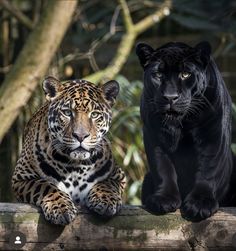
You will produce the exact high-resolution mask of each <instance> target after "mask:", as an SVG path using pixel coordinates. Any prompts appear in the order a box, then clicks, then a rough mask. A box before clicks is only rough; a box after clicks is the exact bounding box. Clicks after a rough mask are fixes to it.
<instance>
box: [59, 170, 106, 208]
mask: <svg viewBox="0 0 236 251" xmlns="http://www.w3.org/2000/svg"><path fill="white" fill-rule="evenodd" d="M101 169H102V167H101V168H99V169H98V168H96V167H95V165H91V166H80V168H78V170H76V171H73V172H71V173H67V174H66V175H65V177H64V179H63V181H61V182H59V183H58V184H57V187H58V188H59V189H60V190H62V191H64V192H66V193H67V194H69V195H70V197H71V199H72V200H73V201H74V202H75V203H79V204H81V205H83V204H84V200H85V198H86V196H87V194H88V193H89V191H90V190H91V188H92V187H93V186H94V185H95V184H96V183H98V182H100V181H102V180H104V179H106V178H107V177H108V175H109V174H110V170H109V169H108V170H107V171H106V172H103V173H102V172H101Z"/></svg>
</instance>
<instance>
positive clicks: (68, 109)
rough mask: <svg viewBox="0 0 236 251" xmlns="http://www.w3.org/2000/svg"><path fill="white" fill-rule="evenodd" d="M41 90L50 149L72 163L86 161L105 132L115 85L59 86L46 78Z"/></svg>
mask: <svg viewBox="0 0 236 251" xmlns="http://www.w3.org/2000/svg"><path fill="white" fill-rule="evenodd" d="M43 89H44V92H45V95H46V99H47V100H48V101H49V110H48V132H49V136H50V139H51V142H52V147H54V148H55V149H57V150H58V151H61V152H63V153H64V154H65V153H66V154H68V155H69V156H70V158H72V159H75V160H77V159H78V160H83V159H88V158H90V156H91V153H92V152H93V151H94V150H95V149H96V150H99V148H100V147H101V145H100V144H101V139H102V138H103V136H104V135H105V134H106V133H107V132H108V130H109V126H110V123H111V116H112V112H111V108H112V106H113V104H114V102H115V99H116V96H117V95H118V92H119V85H118V83H117V82H116V81H114V80H112V81H109V82H107V83H105V84H104V85H102V86H96V85H93V84H92V83H90V82H88V81H85V80H74V81H69V82H66V83H64V84H62V83H61V82H60V81H59V80H57V79H55V78H53V77H47V78H46V79H45V80H44V81H43Z"/></svg>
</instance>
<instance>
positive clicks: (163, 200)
mask: <svg viewBox="0 0 236 251" xmlns="http://www.w3.org/2000/svg"><path fill="white" fill-rule="evenodd" d="M180 204H181V199H180V198H179V197H177V196H176V197H173V196H166V195H160V194H153V195H150V196H149V197H148V198H147V199H146V201H145V206H146V208H147V210H148V211H150V212H152V213H156V214H165V213H169V212H174V211H176V209H178V208H179V207H180Z"/></svg>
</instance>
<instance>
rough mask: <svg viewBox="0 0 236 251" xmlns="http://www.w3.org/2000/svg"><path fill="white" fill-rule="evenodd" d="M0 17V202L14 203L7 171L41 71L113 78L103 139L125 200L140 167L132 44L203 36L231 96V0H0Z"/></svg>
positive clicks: (234, 81) (132, 193)
mask: <svg viewBox="0 0 236 251" xmlns="http://www.w3.org/2000/svg"><path fill="white" fill-rule="evenodd" d="M0 20H1V21H0V30H1V32H0V121H1V122H0V142H1V144H0V201H6V202H8V201H14V196H13V194H12V192H11V184H10V180H11V174H12V171H13V169H14V166H15V164H16V161H17V158H18V156H19V153H20V151H21V143H22V132H23V129H24V126H25V125H26V123H27V121H28V120H29V118H30V117H31V116H32V114H33V113H34V112H35V111H36V110H37V109H38V108H39V107H40V106H41V105H42V103H43V102H44V95H43V92H42V89H41V83H42V79H43V78H44V77H45V76H47V75H52V76H54V77H57V78H59V79H60V80H63V81H64V80H68V79H80V78H84V79H87V80H90V81H92V82H94V83H96V84H99V83H102V82H104V81H105V80H106V79H111V78H114V79H116V80H117V81H118V82H119V83H120V86H121V90H120V94H119V97H118V100H117V104H116V106H115V108H114V113H113V123H112V127H111V129H110V133H109V138H110V139H111V141H112V147H113V152H114V155H115V158H116V160H117V162H118V163H119V165H121V166H122V167H123V169H124V170H125V172H126V174H127V177H128V186H127V189H126V193H125V201H126V203H127V204H139V203H140V186H141V182H142V179H143V176H144V174H145V172H146V168H147V165H146V159H145V153H144V148H143V142H142V130H141V128H142V123H141V121H140V117H139V100H140V95H141V92H142V69H141V66H140V65H139V62H138V59H137V57H136V55H135V44H136V43H137V42H140V41H145V42H147V43H149V44H150V45H152V46H153V47H154V48H157V47H159V46H161V45H162V44H164V43H166V42H169V41H182V42H185V43H188V44H190V45H193V46H194V45H195V44H197V43H198V42H200V41H202V40H207V41H209V42H210V43H211V45H212V50H213V57H214V58H215V60H216V62H217V64H218V66H219V68H220V71H221V72H222V75H223V78H224V79H225V82H226V85H227V86H228V88H229V92H230V94H231V96H232V98H233V101H235V102H236V71H235V69H236V1H235V0H217V1H215V0H173V1H171V0H165V1H164V0H153V1H151V0H150V1H149V0H113V1H110V0H103V1H99V0H89V1H88V0H87V1H86V0H80V1H78V2H77V1H76V0H59V1H58V0H37V1H36V0H35V1H32V0H0ZM233 108H234V106H233ZM234 111H235V109H234ZM234 114H236V112H234ZM234 124H235V122H233V125H234ZM234 131H235V129H234ZM235 139H236V137H235V133H233V142H236V141H235ZM235 148H236V147H235V145H234V144H232V149H233V150H234V149H235Z"/></svg>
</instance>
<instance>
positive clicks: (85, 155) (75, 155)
mask: <svg viewBox="0 0 236 251" xmlns="http://www.w3.org/2000/svg"><path fill="white" fill-rule="evenodd" d="M90 156H91V153H90V151H88V150H86V149H85V148H83V147H81V146H80V147H78V148H76V149H74V150H73V151H71V152H70V158H71V159H73V160H86V159H89V158H90Z"/></svg>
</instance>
